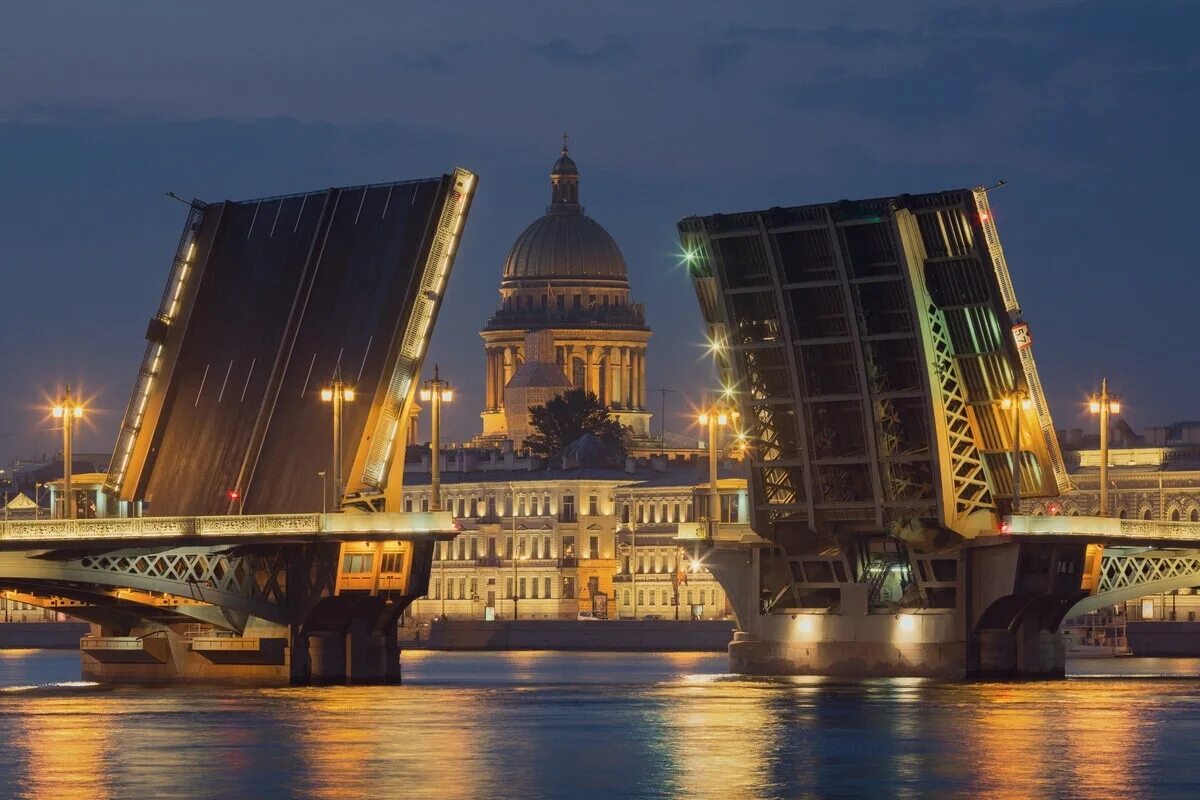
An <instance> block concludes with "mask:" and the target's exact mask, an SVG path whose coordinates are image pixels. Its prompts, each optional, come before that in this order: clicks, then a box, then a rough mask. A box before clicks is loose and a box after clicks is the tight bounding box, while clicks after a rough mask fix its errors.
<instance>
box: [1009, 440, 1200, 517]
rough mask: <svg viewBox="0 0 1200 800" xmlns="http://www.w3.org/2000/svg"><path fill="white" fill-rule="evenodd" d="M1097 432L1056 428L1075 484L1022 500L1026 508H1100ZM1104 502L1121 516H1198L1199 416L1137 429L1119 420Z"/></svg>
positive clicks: (1074, 511)
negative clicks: (1054, 495) (1047, 495)
mask: <svg viewBox="0 0 1200 800" xmlns="http://www.w3.org/2000/svg"><path fill="white" fill-rule="evenodd" d="M1099 438H1100V437H1099V434H1098V433H1094V434H1093V433H1088V434H1084V433H1083V432H1082V431H1081V430H1078V429H1075V430H1069V431H1065V432H1064V431H1060V432H1059V441H1060V442H1061V444H1062V449H1063V458H1064V459H1065V460H1066V463H1067V471H1068V473H1069V474H1070V476H1071V484H1072V486H1073V487H1074V488H1073V489H1072V490H1071V491H1070V492H1067V493H1066V494H1064V495H1063V496H1061V497H1057V498H1050V499H1046V500H1038V501H1026V502H1025V503H1023V507H1024V511H1025V512H1026V513H1034V514H1048V513H1050V514H1065V515H1068V516H1070V515H1078V516H1091V515H1095V514H1098V513H1099V511H1100V450H1099ZM1108 459H1109V460H1108V463H1109V471H1108V478H1109V493H1108V494H1109V497H1108V502H1109V508H1110V511H1111V513H1112V516H1114V517H1119V518H1122V519H1147V520H1168V521H1170V520H1176V521H1185V522H1186V521H1190V522H1200V422H1178V423H1175V424H1173V425H1166V426H1162V427H1156V428H1148V429H1146V432H1145V433H1144V434H1141V435H1139V434H1137V433H1136V432H1135V431H1134V430H1133V429H1132V428H1131V427H1130V426H1129V425H1128V424H1127V423H1126V422H1125V421H1124V420H1121V419H1117V420H1114V421H1113V423H1112V430H1111V431H1110V435H1109V453H1108Z"/></svg>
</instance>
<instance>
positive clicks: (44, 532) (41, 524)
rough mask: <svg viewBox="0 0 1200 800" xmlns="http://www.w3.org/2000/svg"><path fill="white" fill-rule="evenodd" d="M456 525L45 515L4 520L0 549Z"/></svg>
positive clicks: (383, 516) (353, 535)
mask: <svg viewBox="0 0 1200 800" xmlns="http://www.w3.org/2000/svg"><path fill="white" fill-rule="evenodd" d="M457 533H458V530H457V528H456V527H455V525H454V520H453V518H452V517H451V516H450V513H449V512H438V513H434V512H405V513H399V512H397V513H379V514H345V513H340V514H245V515H237V516H198V517H120V518H105V519H45V520H20V521H7V522H2V523H0V551H2V550H31V549H39V548H61V547H82V546H87V545H94V544H103V545H106V546H110V547H136V546H144V545H150V544H153V545H155V546H161V545H163V544H171V545H175V546H179V547H187V546H195V545H214V544H257V543H262V542H273V543H274V542H279V541H281V540H282V541H287V540H292V541H314V540H323V541H335V542H344V541H355V542H367V541H395V540H414V539H428V538H436V539H449V538H453V537H454V536H455V535H457Z"/></svg>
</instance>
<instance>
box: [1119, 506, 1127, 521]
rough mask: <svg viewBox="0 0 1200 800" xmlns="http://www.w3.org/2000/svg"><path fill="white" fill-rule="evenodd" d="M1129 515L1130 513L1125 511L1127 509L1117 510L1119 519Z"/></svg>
mask: <svg viewBox="0 0 1200 800" xmlns="http://www.w3.org/2000/svg"><path fill="white" fill-rule="evenodd" d="M1128 516H1129V515H1128V514H1127V513H1125V509H1123V508H1122V509H1121V510H1120V511H1118V512H1117V519H1126V518H1127V517H1128Z"/></svg>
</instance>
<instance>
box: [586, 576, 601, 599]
mask: <svg viewBox="0 0 1200 800" xmlns="http://www.w3.org/2000/svg"><path fill="white" fill-rule="evenodd" d="M598 594H600V578H598V577H597V576H595V575H593V576H592V577H590V578H588V595H589V596H590V597H595V596H596V595H598Z"/></svg>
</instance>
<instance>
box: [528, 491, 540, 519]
mask: <svg viewBox="0 0 1200 800" xmlns="http://www.w3.org/2000/svg"><path fill="white" fill-rule="evenodd" d="M529 502H530V504H531V508H530V509H529V516H531V517H536V516H538V499H537V495H536V494H535V495H534V496H533V497H531V498H530V499H529Z"/></svg>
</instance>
